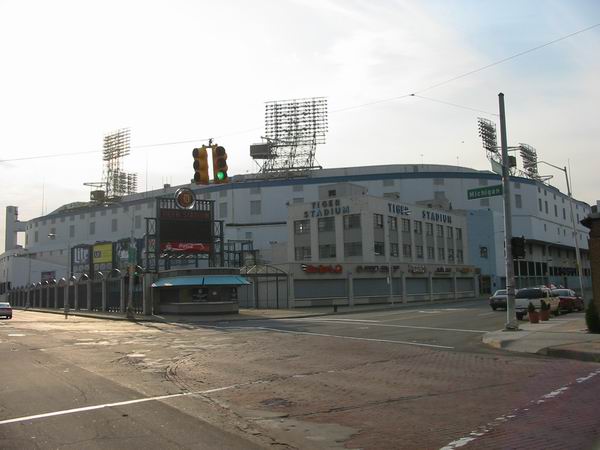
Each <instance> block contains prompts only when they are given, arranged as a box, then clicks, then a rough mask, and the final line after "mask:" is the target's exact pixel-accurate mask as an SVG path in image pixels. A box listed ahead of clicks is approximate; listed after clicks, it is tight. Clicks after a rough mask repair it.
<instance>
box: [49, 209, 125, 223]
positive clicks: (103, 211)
mask: <svg viewBox="0 0 600 450" xmlns="http://www.w3.org/2000/svg"><path fill="white" fill-rule="evenodd" d="M136 208H137V206H136ZM100 215H101V216H105V215H106V210H105V209H103V210H102V211H100ZM61 222H62V220H61Z"/></svg>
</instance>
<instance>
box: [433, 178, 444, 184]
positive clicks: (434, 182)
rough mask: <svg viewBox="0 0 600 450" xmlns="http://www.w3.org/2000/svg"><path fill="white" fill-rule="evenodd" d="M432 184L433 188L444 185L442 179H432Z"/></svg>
mask: <svg viewBox="0 0 600 450" xmlns="http://www.w3.org/2000/svg"><path fill="white" fill-rule="evenodd" d="M433 184H434V185H435V186H443V185H444V179H443V178H434V179H433Z"/></svg>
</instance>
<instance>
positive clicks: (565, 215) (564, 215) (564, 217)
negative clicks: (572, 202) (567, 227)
mask: <svg viewBox="0 0 600 450" xmlns="http://www.w3.org/2000/svg"><path fill="white" fill-rule="evenodd" d="M563 220H567V212H566V211H565V208H563Z"/></svg>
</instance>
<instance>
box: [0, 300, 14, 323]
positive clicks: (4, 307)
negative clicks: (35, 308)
mask: <svg viewBox="0 0 600 450" xmlns="http://www.w3.org/2000/svg"><path fill="white" fill-rule="evenodd" d="M0 317H6V318H7V319H12V308H11V307H10V303H4V302H2V303H0Z"/></svg>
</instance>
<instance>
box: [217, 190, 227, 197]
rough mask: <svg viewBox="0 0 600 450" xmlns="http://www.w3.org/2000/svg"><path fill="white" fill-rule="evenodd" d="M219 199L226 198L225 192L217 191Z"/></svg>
mask: <svg viewBox="0 0 600 450" xmlns="http://www.w3.org/2000/svg"><path fill="white" fill-rule="evenodd" d="M219 197H221V198H223V197H227V191H226V190H222V191H219Z"/></svg>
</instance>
